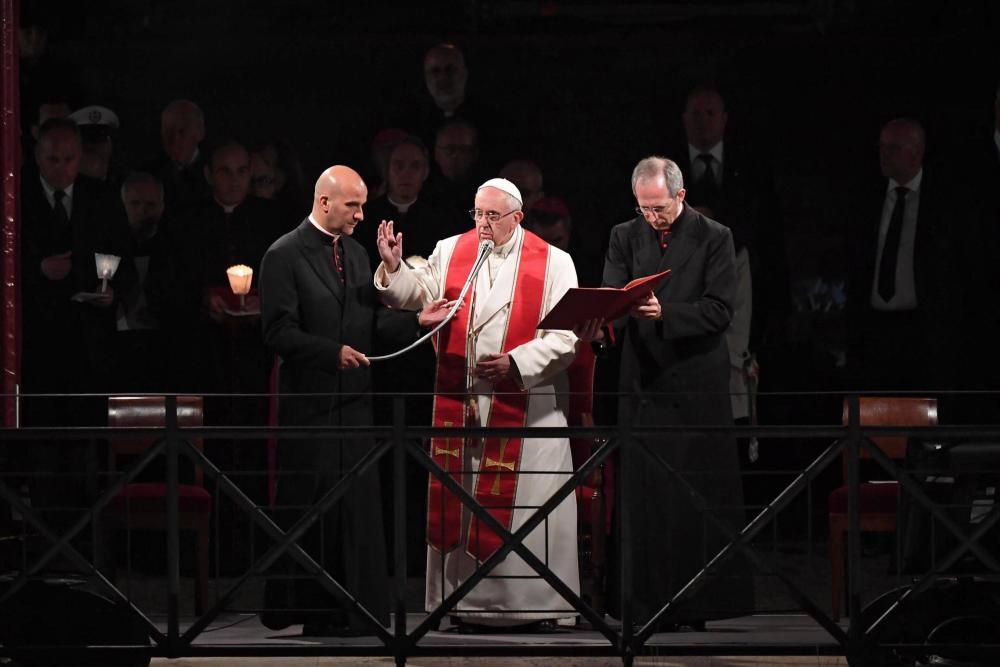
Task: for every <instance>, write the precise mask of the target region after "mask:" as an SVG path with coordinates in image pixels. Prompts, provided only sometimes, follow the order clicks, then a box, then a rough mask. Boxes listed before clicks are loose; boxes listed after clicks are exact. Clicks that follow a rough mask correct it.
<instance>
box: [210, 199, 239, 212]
mask: <svg viewBox="0 0 1000 667" xmlns="http://www.w3.org/2000/svg"><path fill="white" fill-rule="evenodd" d="M213 199H215V198H214V197H213ZM215 203H216V204H218V205H219V206H221V207H222V210H223V211H225V212H226V213H232V212H233V211H235V210H236V207H237V206H239V205H240V204H242V203H243V202H240V204H233V205H229V204H223V203H222V202H221V201H219V200H218V199H216V200H215Z"/></svg>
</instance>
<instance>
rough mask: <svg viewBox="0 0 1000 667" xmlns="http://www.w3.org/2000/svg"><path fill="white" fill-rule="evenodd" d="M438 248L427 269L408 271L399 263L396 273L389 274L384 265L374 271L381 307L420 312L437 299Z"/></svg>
mask: <svg viewBox="0 0 1000 667" xmlns="http://www.w3.org/2000/svg"><path fill="white" fill-rule="evenodd" d="M440 250H441V244H440V243H438V244H437V246H436V247H435V248H434V252H432V253H431V256H430V258H429V259H428V260H427V264H426V265H422V266H418V267H416V268H412V269H411V268H410V267H409V266H407V265H406V263H405V262H400V263H399V268H398V269H397V270H396V272H395V273H389V271H388V270H386V268H385V262H382V263H381V264H379V265H378V268H377V269H376V270H375V277H374V280H375V289H376V290H378V294H379V297H380V298H381V299H382V303H384V304H385V305H387V306H389V307H390V308H405V309H407V310H420V309H421V308H423V307H424V306H425V305H427V304H428V303H430V302H431V301H433V300H434V299H437V298H439V297H438V295H439V294H440V293H441V285H442V283H441V276H442V272H441V270H440V267H441V254H440Z"/></svg>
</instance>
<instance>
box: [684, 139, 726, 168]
mask: <svg viewBox="0 0 1000 667" xmlns="http://www.w3.org/2000/svg"><path fill="white" fill-rule="evenodd" d="M699 155H711V156H712V157H713V158H715V159H716V160H717V161H718V163H719V164H722V142H721V141H720V142H719V143H717V144H715V145H714V146H712V147H711V148H710V149H708V150H707V151H703V150H701V149H700V148H696V147H694V146H692V145H691V144H688V159H689V161H690V162H691V164H694V161H695V160H697V159H698V156H699Z"/></svg>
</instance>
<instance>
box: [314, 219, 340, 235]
mask: <svg viewBox="0 0 1000 667" xmlns="http://www.w3.org/2000/svg"><path fill="white" fill-rule="evenodd" d="M309 222H311V223H312V225H313V227H315V228H316V229H318V230H319V231H320V232H322V233H323V234H325V235H326V236H329V237H330V238H331V239H339V238H340V234H331V233H330V232H328V231H326V230H325V229H323V226H322V225H320V224H319V223H318V222H316V218H314V217H313V214H312V213H310V214H309Z"/></svg>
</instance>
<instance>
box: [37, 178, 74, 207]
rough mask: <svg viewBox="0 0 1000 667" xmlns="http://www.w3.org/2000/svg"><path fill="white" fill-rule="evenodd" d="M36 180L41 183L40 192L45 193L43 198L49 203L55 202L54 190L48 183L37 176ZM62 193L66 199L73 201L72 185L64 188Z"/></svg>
mask: <svg viewBox="0 0 1000 667" xmlns="http://www.w3.org/2000/svg"><path fill="white" fill-rule="evenodd" d="M38 180H39V181H41V182H42V190H44V191H45V198H46V199H48V200H49V203H53V202H55V200H56V197H55V192H56V189H55V188H54V187H52V186H51V185H49V182H48V181H46V180H45V179H44V178H42V176H41V175H39V176H38ZM63 192H65V193H66V198H67V199H73V183H70V184H69V187H66V188H64V189H63Z"/></svg>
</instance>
